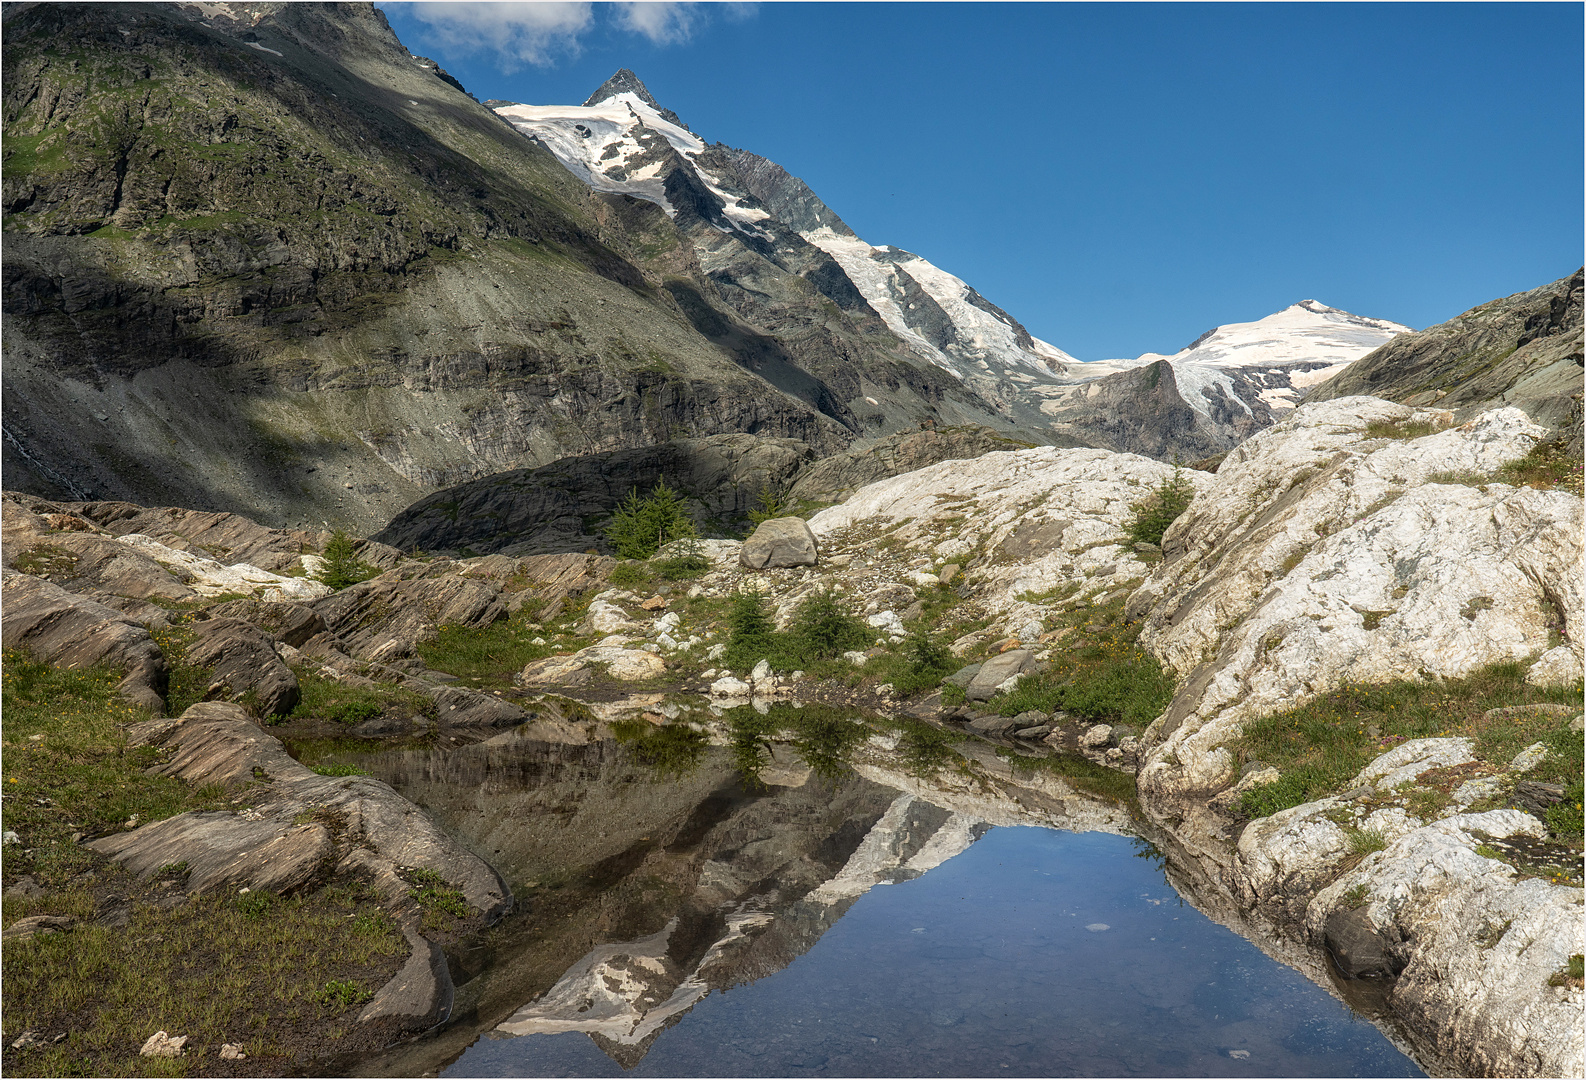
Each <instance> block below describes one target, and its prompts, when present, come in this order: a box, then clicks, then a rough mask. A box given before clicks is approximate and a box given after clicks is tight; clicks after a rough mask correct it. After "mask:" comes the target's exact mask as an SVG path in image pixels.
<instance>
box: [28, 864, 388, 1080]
mask: <svg viewBox="0 0 1586 1080" xmlns="http://www.w3.org/2000/svg"><path fill="white" fill-rule="evenodd" d="M117 887H118V888H120V887H121V885H120V884H119V883H118V885H117ZM253 896H260V897H262V898H267V899H261V900H259V901H255V902H254V903H252V904H251V905H248V904H239V903H237V902H236V899H239V898H232V897H225V896H214V895H211V896H206V897H200V898H196V899H192V900H189V901H188V902H186V903H183V904H181V905H180V906H178V907H175V908H172V909H169V910H162V909H161V908H158V907H156V906H154V905H152V904H146V903H139V904H135V905H134V906H133V907H132V911H131V916H130V921H129V923H128V924H127V925H126V926H124V927H111V926H106V925H101V924H99V923H96V922H95V921H94V898H93V896H92V895H90V894H88V893H86V892H82V891H73V892H67V893H57V894H54V895H50V896H46V897H42V898H35V899H32V900H30V901H26V902H18V901H16V900H13V899H9V898H8V899H7V900H6V901H5V922H6V923H7V924H8V925H9V924H10V923H11V922H14V921H15V920H16V919H18V918H22V917H24V916H25V915H37V914H44V913H53V914H74V915H77V916H78V917H79V919H80V920H82V921H80V922H79V923H78V924H77V926H75V927H74V928H73V929H72V930H71V931H70V932H67V933H61V934H50V935H45V936H40V937H34V938H31V939H29V940H26V941H22V942H18V943H14V944H8V945H7V946H6V949H5V953H4V957H3V960H4V979H5V985H6V1010H5V1039H6V1042H7V1043H8V1044H9V1043H10V1042H11V1041H12V1040H14V1039H15V1038H16V1037H17V1036H19V1035H20V1034H21V1033H22V1032H23V1031H25V1030H31V1031H38V1032H41V1033H44V1035H45V1036H46V1038H48V1037H51V1036H53V1034H54V1033H57V1032H66V1033H68V1034H67V1037H66V1038H65V1039H64V1040H63V1041H62V1042H60V1043H54V1044H50V1045H47V1046H44V1047H41V1048H39V1049H36V1050H31V1051H25V1052H23V1053H22V1054H21V1055H20V1056H18V1057H16V1058H14V1059H12V1060H10V1061H8V1063H7V1072H8V1073H11V1074H14V1075H40V1076H127V1075H132V1076H147V1075H150V1074H151V1073H154V1072H157V1071H158V1072H163V1071H165V1070H170V1071H172V1072H173V1073H185V1072H187V1071H188V1070H189V1069H198V1070H203V1069H204V1064H207V1063H208V1062H209V1061H212V1060H214V1057H215V1055H216V1054H217V1053H218V1052H219V1048H220V1045H221V1044H222V1043H227V1042H230V1043H241V1044H243V1046H244V1049H245V1051H246V1053H247V1054H248V1059H247V1066H248V1070H249V1074H250V1075H261V1074H264V1075H268V1074H274V1073H278V1072H280V1071H281V1070H283V1069H290V1068H291V1058H290V1056H289V1055H288V1051H287V1048H286V1045H284V1044H286V1043H288V1041H291V1042H294V1043H300V1042H301V1041H302V1040H304V1039H305V1038H306V1039H308V1040H310V1041H312V1042H314V1043H320V1044H322V1045H323V1044H325V1043H329V1044H330V1045H331V1046H332V1047H334V1043H335V1040H336V1039H337V1038H338V1031H341V1030H350V1029H338V1028H336V1027H334V1026H327V1025H331V1024H332V1022H333V1021H335V1020H336V1019H337V1018H339V1017H342V1016H343V1014H346V1013H347V1012H348V1011H349V1010H350V1009H351V1008H353V1007H354V1006H355V1005H356V1004H358V1003H359V1002H360V1001H362V1000H364V999H366V998H367V997H368V996H369V995H370V994H371V993H372V991H373V990H374V989H375V988H376V987H378V986H379V985H380V984H381V983H383V982H384V981H385V980H386V979H387V978H389V977H390V976H391V975H392V974H394V973H395V971H396V969H397V968H398V967H399V966H400V963H401V958H402V957H405V956H406V954H407V952H408V948H407V944H406V942H404V940H403V939H402V937H401V935H400V934H398V933H397V932H396V930H395V928H394V927H393V926H392V925H391V923H390V920H389V919H387V918H386V917H385V915H384V913H383V912H379V911H378V910H371V907H370V904H369V902H368V901H369V898H370V896H372V894H363V893H361V892H360V891H359V890H358V889H357V888H332V889H325V890H322V891H320V892H318V893H315V894H313V895H312V896H308V897H287V898H283V897H275V896H273V895H271V894H268V893H259V894H255V893H249V894H245V896H244V897H241V898H240V899H243V900H246V899H248V898H249V897H253ZM331 986H337V987H338V990H337V992H335V993H331V994H327V993H326V989H327V988H328V987H331ZM348 1019H350V1017H349V1018H348ZM157 1030H165V1031H169V1032H171V1033H172V1034H173V1035H175V1034H181V1035H186V1036H188V1038H189V1040H190V1041H189V1043H188V1045H187V1054H186V1056H185V1058H183V1059H175V1060H169V1061H167V1060H162V1059H151V1058H140V1057H139V1056H138V1050H139V1048H140V1047H141V1046H142V1044H143V1041H144V1040H145V1039H147V1038H148V1037H149V1035H150V1034H152V1033H153V1032H155V1031H157ZM201 1063H203V1064H201ZM256 1070H258V1071H256ZM204 1071H207V1070H204Z"/></svg>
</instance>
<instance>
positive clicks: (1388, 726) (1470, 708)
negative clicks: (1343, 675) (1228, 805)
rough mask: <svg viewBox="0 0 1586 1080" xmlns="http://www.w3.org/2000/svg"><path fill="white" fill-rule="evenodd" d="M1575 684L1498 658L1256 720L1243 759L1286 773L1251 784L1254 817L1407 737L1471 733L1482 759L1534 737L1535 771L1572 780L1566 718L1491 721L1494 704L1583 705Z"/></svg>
mask: <svg viewBox="0 0 1586 1080" xmlns="http://www.w3.org/2000/svg"><path fill="white" fill-rule="evenodd" d="M1580 695H1581V691H1580V689H1579V688H1578V687H1575V688H1570V687H1548V688H1540V687H1535V686H1530V685H1528V684H1527V683H1526V681H1525V665H1524V664H1522V663H1513V662H1511V663H1501V664H1494V665H1492V666H1490V667H1487V668H1484V669H1482V670H1480V671H1478V672H1475V673H1473V674H1471V675H1469V676H1467V677H1466V678H1464V679H1457V680H1445V681H1439V682H1409V681H1405V680H1401V681H1396V682H1391V683H1375V684H1361V685H1350V686H1345V687H1342V688H1340V689H1338V690H1335V691H1333V692H1332V693H1329V694H1325V695H1323V696H1321V697H1318V698H1316V699H1314V700H1312V701H1309V702H1307V703H1306V704H1304V705H1301V706H1299V707H1298V708H1294V709H1289V710H1287V711H1285V712H1281V713H1275V714H1273V715H1271V716H1266V717H1262V718H1261V719H1259V720H1252V721H1249V722H1247V723H1246V724H1245V725H1244V735H1243V736H1242V737H1241V738H1240V739H1239V740H1238V741H1237V742H1236V743H1235V744H1234V746H1233V748H1234V749H1236V750H1237V752H1238V756H1239V759H1240V760H1241V761H1250V760H1260V761H1263V762H1266V763H1267V764H1268V765H1271V766H1273V767H1274V768H1276V769H1277V770H1278V771H1279V773H1280V774H1281V775H1280V777H1279V779H1278V780H1277V781H1275V782H1274V783H1271V784H1266V785H1263V786H1260V787H1256V788H1252V789H1251V790H1249V791H1246V792H1245V793H1244V795H1243V796H1242V799H1241V803H1240V806H1241V809H1242V810H1243V812H1244V813H1245V814H1247V815H1249V816H1250V817H1265V816H1267V815H1269V814H1273V813H1276V812H1277V811H1279V810H1284V809H1287V808H1288V807H1291V806H1298V805H1300V804H1301V803H1305V802H1311V801H1313V800H1315V799H1319V798H1321V797H1322V796H1324V795H1328V794H1331V793H1334V792H1337V791H1340V790H1342V788H1343V785H1345V784H1347V783H1348V782H1349V781H1350V780H1352V779H1353V778H1354V777H1355V775H1356V774H1357V773H1359V772H1360V770H1361V769H1363V768H1364V767H1365V766H1366V765H1367V764H1369V763H1370V762H1371V761H1372V760H1373V759H1374V758H1376V757H1377V756H1378V755H1380V754H1382V753H1383V752H1385V751H1387V750H1389V749H1391V748H1392V747H1393V746H1395V745H1397V744H1398V743H1400V742H1403V741H1405V740H1407V739H1422V738H1428V737H1434V736H1457V735H1465V736H1471V737H1473V738H1474V739H1475V749H1476V753H1477V754H1478V755H1479V756H1480V757H1481V758H1483V759H1484V760H1487V761H1491V762H1494V763H1502V764H1507V762H1508V761H1509V760H1510V758H1512V757H1513V756H1514V755H1515V754H1516V753H1518V752H1519V751H1520V750H1521V749H1523V748H1524V747H1526V746H1528V745H1530V744H1531V743H1534V742H1539V741H1540V742H1544V743H1546V744H1547V745H1548V747H1549V749H1550V753H1549V756H1548V759H1547V760H1546V761H1544V762H1543V763H1542V764H1541V765H1540V766H1538V767H1537V768H1536V769H1535V770H1533V771H1532V772H1531V773H1530V776H1531V777H1532V778H1533V779H1537V780H1544V781H1552V782H1562V783H1566V784H1567V783H1570V782H1572V781H1578V780H1579V778H1580V775H1581V767H1582V765H1581V740H1580V736H1579V734H1578V733H1575V732H1571V731H1569V730H1568V728H1567V726H1566V719H1565V718H1562V717H1556V716H1543V715H1535V714H1533V715H1528V716H1521V717H1512V718H1495V719H1493V720H1487V719H1486V718H1485V713H1487V712H1488V711H1489V710H1492V709H1497V708H1502V707H1506V706H1513V705H1531V704H1540V703H1553V704H1564V705H1578V704H1579V703H1580Z"/></svg>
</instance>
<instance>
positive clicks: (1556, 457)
mask: <svg viewBox="0 0 1586 1080" xmlns="http://www.w3.org/2000/svg"><path fill="white" fill-rule="evenodd" d="M1583 465H1586V462H1583V461H1582V459H1581V458H1578V457H1571V456H1569V455H1568V454H1566V453H1565V452H1564V446H1563V444H1562V443H1560V442H1546V443H1538V444H1537V445H1535V446H1533V447H1532V448H1531V451H1530V452H1529V453H1528V454H1526V456H1525V457H1523V458H1521V459H1520V460H1519V461H1511V462H1509V464H1507V465H1503V466H1500V467H1499V469H1498V471H1497V473H1495V474H1494V475H1495V478H1496V479H1498V480H1501V481H1503V482H1504V483H1506V484H1514V485H1516V486H1522V485H1523V486H1526V487H1534V488H1541V489H1542V490H1543V491H1546V490H1548V489H1550V488H1558V489H1560V490H1561V491H1567V492H1569V493H1570V494H1571V495H1577V496H1578V495H1580V494H1581V493H1582V477H1583V472H1582V468H1583Z"/></svg>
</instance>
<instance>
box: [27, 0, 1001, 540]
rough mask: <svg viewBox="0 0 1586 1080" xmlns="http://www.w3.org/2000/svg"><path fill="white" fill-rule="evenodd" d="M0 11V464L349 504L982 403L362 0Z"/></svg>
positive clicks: (43, 481) (87, 493) (32, 483)
mask: <svg viewBox="0 0 1586 1080" xmlns="http://www.w3.org/2000/svg"><path fill="white" fill-rule="evenodd" d="M5 19H6V22H5V36H6V48H5V56H4V63H5V71H4V75H5V91H4V94H5V99H4V109H5V115H4V122H5V149H4V155H5V159H4V193H3V209H4V214H5V218H4V228H5V235H6V243H5V245H4V287H5V298H6V302H5V312H4V319H5V322H4V327H5V333H4V340H5V345H4V349H5V354H4V361H5V362H4V379H5V395H4V402H5V403H4V431H5V442H4V455H5V457H4V462H5V469H6V473H7V476H8V482H9V483H11V484H12V485H13V486H18V487H26V488H29V489H31V490H33V491H35V492H38V493H40V494H46V495H56V496H61V497H68V498H89V497H94V498H133V499H136V500H138V501H141V502H144V503H180V504H184V505H199V506H204V507H206V508H210V509H217V510H219V509H229V510H247V511H248V512H249V513H252V514H255V515H257V516H259V517H261V518H262V519H265V520H268V521H271V522H272V523H277V524H297V523H305V522H311V523H314V524H318V523H320V522H321V521H338V522H342V523H346V524H351V525H354V526H357V527H358V529H359V531H371V530H372V529H373V528H374V527H377V526H378V525H379V524H383V523H384V521H385V520H387V519H388V518H389V517H390V516H391V515H393V514H394V513H396V512H397V511H398V510H400V509H401V508H402V507H405V506H407V505H408V504H410V503H412V502H413V501H415V500H416V499H417V498H419V497H421V496H422V495H424V494H426V493H428V492H429V491H431V490H433V489H434V488H436V487H438V486H442V485H446V484H452V483H456V482H458V481H461V480H465V479H468V478H470V477H474V476H478V475H482V474H485V473H489V472H496V471H501V470H504V469H511V468H523V467H532V466H536V465H540V464H544V463H547V462H549V461H553V460H556V459H558V458H561V457H565V456H568V455H569V454H577V453H589V452H600V451H608V450H615V449H620V448H623V447H632V446H644V445H650V444H653V443H657V442H663V441H665V440H667V439H670V438H674V437H679V436H685V437H686V436H704V435H709V434H716V433H723V432H733V431H743V432H752V433H758V434H762V435H768V436H773V437H779V438H796V439H799V440H801V441H803V442H805V443H808V444H809V445H811V446H812V447H814V448H816V450H817V451H819V452H830V451H835V450H839V449H841V448H842V447H844V446H846V445H847V444H848V443H849V442H851V441H852V440H854V439H856V438H859V437H863V436H875V435H881V434H886V433H887V432H889V431H893V430H897V429H899V428H905V427H912V426H915V425H916V423H917V422H918V420H920V419H921V418H936V419H940V420H942V421H943V422H946V423H958V422H965V421H973V422H978V423H989V424H992V425H993V426H1004V427H1005V426H1008V421H1007V419H1006V418H1005V417H1003V416H1002V415H1001V414H1000V413H999V412H998V410H997V409H996V408H995V407H994V406H993V404H991V403H989V402H986V401H984V400H982V399H981V398H980V397H979V396H977V394H976V393H975V392H974V391H973V390H971V389H969V388H966V387H965V386H964V385H963V384H962V383H961V382H960V381H959V380H957V379H955V378H953V377H951V376H950V375H949V374H947V373H946V372H944V371H942V370H941V369H940V368H938V367H936V366H934V365H932V364H929V363H925V362H923V361H920V360H918V358H916V357H912V356H910V355H907V352H906V350H905V349H904V348H903V347H902V346H901V344H900V343H899V341H898V339H897V338H896V337H895V336H894V335H893V334H892V333H891V332H890V331H889V330H888V329H887V328H886V327H885V325H884V324H883V323H882V322H881V320H880V319H879V318H878V317H876V316H875V315H874V313H873V312H869V311H868V309H867V308H865V305H864V304H863V301H862V300H859V299H858V298H857V297H851V298H849V302H847V303H846V306H842V305H835V304H833V303H831V302H830V301H829V300H827V299H826V298H825V296H824V294H822V293H820V292H819V290H817V289H816V288H814V287H812V286H811V285H810V284H809V283H808V282H807V281H806V280H805V279H804V278H801V277H799V276H798V274H796V273H788V272H785V271H783V270H781V269H780V268H778V267H775V266H773V264H772V263H771V262H770V261H766V260H763V259H761V260H760V263H756V260H757V259H760V257H759V256H758V255H757V254H756V255H752V257H751V254H750V253H747V252H743V253H739V254H738V255H737V256H735V257H737V258H739V259H740V260H741V261H743V262H744V265H743V267H742V268H741V271H740V273H741V276H742V278H743V280H744V281H745V282H748V281H749V280H750V279H751V278H752V279H753V280H754V282H755V283H756V284H755V285H754V288H753V289H752V290H745V289H743V288H739V289H737V290H736V291H735V290H734V289H733V288H732V287H731V286H730V285H727V284H725V279H724V278H720V275H717V276H712V275H711V274H710V273H707V272H706V270H705V269H704V268H702V267H701V265H700V259H699V257H698V256H697V255H696V253H695V250H694V245H693V244H692V243H691V242H689V241H688V240H686V239H685V238H684V234H685V232H686V230H687V228H688V226H689V220H688V219H687V218H686V217H685V220H683V221H681V222H676V221H674V220H673V219H672V218H671V217H669V216H668V215H667V214H666V213H664V212H662V211H661V210H660V209H659V208H658V207H657V206H656V205H655V204H654V203H650V202H646V201H644V200H639V199H633V198H629V197H624V196H622V195H618V194H613V193H593V192H591V191H590V189H589V188H588V187H587V186H586V185H584V184H583V183H581V182H579V181H578V180H577V178H575V177H573V176H572V175H570V174H569V173H568V172H567V170H566V169H565V168H564V167H563V166H562V165H561V164H560V163H559V162H558V161H557V159H556V158H555V157H553V156H552V155H551V154H550V153H548V152H546V150H545V149H544V148H543V147H542V146H539V145H537V144H536V143H535V142H533V141H531V140H528V139H525V138H523V137H522V136H521V135H520V134H518V133H517V132H515V131H514V130H513V129H512V128H511V127H510V126H508V125H507V124H505V123H503V122H502V121H501V120H500V119H499V118H498V117H496V116H494V115H493V114H492V113H491V112H490V111H489V110H487V109H485V108H484V107H483V106H481V105H479V104H478V103H477V102H476V101H474V100H473V99H472V98H471V97H469V96H468V95H467V94H465V93H464V92H462V91H461V90H460V89H459V88H458V87H457V86H456V84H455V80H450V79H449V78H448V77H446V76H445V75H444V73H443V72H440V71H439V69H437V68H436V66H435V65H434V64H433V63H432V62H429V61H424V60H422V59H421V58H415V57H413V56H411V55H410V54H409V53H408V52H407V50H406V49H404V48H403V47H402V46H401V44H400V43H399V42H398V41H397V40H396V38H395V36H394V35H393V34H392V33H391V31H390V29H389V27H388V26H387V25H386V24H385V22H384V19H383V18H382V17H381V16H380V14H379V12H378V11H376V10H375V9H374V8H372V7H370V6H368V5H358V4H349V5H329V6H309V5H298V4H254V5H247V6H228V5H224V4H204V5H187V6H182V7H176V6H153V5H151V6H137V7H132V6H126V5H116V4H106V5H77V6H59V5H17V6H14V7H11V8H8V9H7V11H6V15H5ZM696 194H697V195H698V199H697V200H696V202H697V203H698V205H699V206H702V207H706V212H707V215H708V214H709V213H710V211H709V210H708V204H709V203H710V196H709V192H708V191H704V190H703V189H701V191H700V192H697V193H696ZM803 246H804V247H805V248H808V245H803ZM808 252H809V253H811V259H812V260H813V261H811V264H810V265H811V266H812V267H813V266H814V265H815V262H816V261H818V262H820V263H821V264H822V265H829V263H830V261H829V260H828V259H827V258H826V257H825V256H824V255H822V254H821V253H819V252H818V251H816V250H815V249H813V248H809V249H808ZM761 264H763V265H761ZM817 276H819V274H818V273H817ZM718 280H721V281H722V282H723V284H718ZM757 295H759V296H768V297H771V298H772V299H771V300H770V301H768V302H767V303H765V304H758V303H756V302H754V301H752V299H751V298H752V297H753V296H757Z"/></svg>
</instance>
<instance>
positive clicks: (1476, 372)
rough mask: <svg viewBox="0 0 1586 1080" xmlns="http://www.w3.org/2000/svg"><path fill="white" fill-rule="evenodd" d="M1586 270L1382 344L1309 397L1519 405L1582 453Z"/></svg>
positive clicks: (1463, 412) (1463, 411)
mask: <svg viewBox="0 0 1586 1080" xmlns="http://www.w3.org/2000/svg"><path fill="white" fill-rule="evenodd" d="M1581 290H1582V273H1581V271H1579V270H1577V271H1575V273H1574V274H1572V275H1570V276H1569V277H1566V278H1560V279H1559V280H1558V281H1555V282H1553V283H1552V284H1550V285H1543V286H1541V287H1540V288H1536V289H1531V290H1530V291H1528V292H1523V293H1516V294H1514V295H1513V296H1507V297H1504V298H1502V299H1499V300H1493V301H1492V302H1490V303H1486V304H1482V305H1481V306H1480V307H1476V308H1472V309H1471V310H1469V311H1467V312H1465V313H1464V314H1463V315H1460V316H1457V317H1456V318H1453V319H1450V320H1449V321H1448V322H1445V323H1440V324H1438V325H1437V326H1432V327H1428V328H1427V329H1425V330H1422V331H1420V332H1419V333H1413V334H1406V335H1404V336H1402V337H1398V338H1395V339H1394V340H1393V341H1391V342H1389V343H1388V344H1386V345H1384V346H1383V347H1382V348H1380V349H1377V350H1375V351H1374V352H1372V353H1370V354H1369V355H1367V356H1366V357H1364V358H1362V359H1361V360H1360V361H1359V362H1358V363H1356V364H1354V365H1352V366H1350V367H1349V368H1348V369H1347V370H1346V371H1343V372H1341V373H1339V374H1338V375H1337V376H1335V377H1334V378H1332V379H1329V380H1328V381H1327V382H1325V383H1322V384H1319V385H1317V386H1315V387H1314V388H1313V389H1312V390H1311V391H1310V392H1309V393H1308V395H1307V396H1306V400H1307V401H1328V400H1331V399H1333V398H1339V397H1347V396H1349V395H1351V394H1372V395H1374V396H1376V397H1382V398H1387V399H1389V400H1390V401H1398V402H1402V403H1404V404H1406V405H1419V406H1425V405H1436V406H1437V407H1438V408H1442V409H1450V410H1452V411H1453V412H1454V415H1455V416H1456V418H1458V419H1460V420H1465V419H1468V418H1469V417H1471V416H1474V415H1475V414H1476V413H1478V412H1481V411H1483V410H1485V409H1488V408H1491V407H1492V406H1494V405H1498V404H1502V405H1513V406H1515V407H1516V408H1519V409H1522V410H1524V411H1525V413H1526V414H1527V415H1528V416H1530V417H1531V418H1532V419H1533V420H1535V421H1537V422H1538V423H1541V424H1545V425H1547V426H1548V427H1550V428H1554V429H1556V430H1563V431H1566V432H1567V435H1566V438H1565V442H1566V443H1567V444H1568V446H1569V452H1570V453H1572V454H1574V455H1575V456H1579V455H1580V453H1581V371H1582V363H1583V353H1582V329H1581V326H1582V324H1581Z"/></svg>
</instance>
